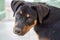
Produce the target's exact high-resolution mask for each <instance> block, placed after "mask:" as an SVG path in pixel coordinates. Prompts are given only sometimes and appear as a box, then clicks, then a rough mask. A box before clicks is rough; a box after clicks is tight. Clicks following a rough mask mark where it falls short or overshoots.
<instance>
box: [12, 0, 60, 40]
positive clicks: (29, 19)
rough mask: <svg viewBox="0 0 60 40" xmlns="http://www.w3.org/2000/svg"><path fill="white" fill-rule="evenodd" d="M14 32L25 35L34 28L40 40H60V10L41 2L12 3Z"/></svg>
mask: <svg viewBox="0 0 60 40" xmlns="http://www.w3.org/2000/svg"><path fill="white" fill-rule="evenodd" d="M11 8H12V10H13V12H14V14H13V16H15V26H14V28H13V31H14V33H15V34H17V35H21V36H23V35H25V34H26V33H27V32H28V31H29V30H30V29H31V28H32V27H34V30H35V32H36V33H37V34H38V37H39V40H60V8H57V7H54V6H51V5H48V4H46V3H40V2H25V1H12V2H11Z"/></svg>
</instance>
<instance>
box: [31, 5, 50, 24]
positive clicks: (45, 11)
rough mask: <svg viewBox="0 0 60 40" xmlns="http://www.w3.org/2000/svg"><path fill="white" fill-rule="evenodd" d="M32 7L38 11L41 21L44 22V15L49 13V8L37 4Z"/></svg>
mask: <svg viewBox="0 0 60 40" xmlns="http://www.w3.org/2000/svg"><path fill="white" fill-rule="evenodd" d="M32 8H33V9H35V10H36V11H37V15H38V17H39V21H40V23H42V22H43V19H44V17H45V16H47V15H48V12H49V8H48V7H47V6H45V5H37V6H36V5H35V6H32Z"/></svg>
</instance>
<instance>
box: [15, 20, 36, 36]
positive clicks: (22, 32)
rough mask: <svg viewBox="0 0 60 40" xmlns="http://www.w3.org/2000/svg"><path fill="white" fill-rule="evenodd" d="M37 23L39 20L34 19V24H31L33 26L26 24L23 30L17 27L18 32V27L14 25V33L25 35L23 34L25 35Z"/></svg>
mask: <svg viewBox="0 0 60 40" xmlns="http://www.w3.org/2000/svg"><path fill="white" fill-rule="evenodd" d="M36 24H37V20H34V24H33V25H31V26H30V25H28V26H24V28H23V29H21V31H20V29H19V28H17V29H18V31H17V32H15V29H16V28H15V27H14V33H15V34H17V35H20V36H23V35H25V34H26V33H27V32H28V31H29V30H30V29H31V28H32V27H34V26H35V25H36Z"/></svg>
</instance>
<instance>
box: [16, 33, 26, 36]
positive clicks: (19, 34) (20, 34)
mask: <svg viewBox="0 0 60 40" xmlns="http://www.w3.org/2000/svg"><path fill="white" fill-rule="evenodd" d="M15 34H16V35H18V36H24V35H25V34H26V32H25V33H23V32H21V33H15Z"/></svg>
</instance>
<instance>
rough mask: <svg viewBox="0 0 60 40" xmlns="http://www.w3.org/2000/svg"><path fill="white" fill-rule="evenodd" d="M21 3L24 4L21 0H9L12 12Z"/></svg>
mask: <svg viewBox="0 0 60 40" xmlns="http://www.w3.org/2000/svg"><path fill="white" fill-rule="evenodd" d="M22 5H24V2H23V1H12V2H11V8H12V10H13V12H14V13H15V12H16V10H17V9H18V8H19V7H20V6H22Z"/></svg>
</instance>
